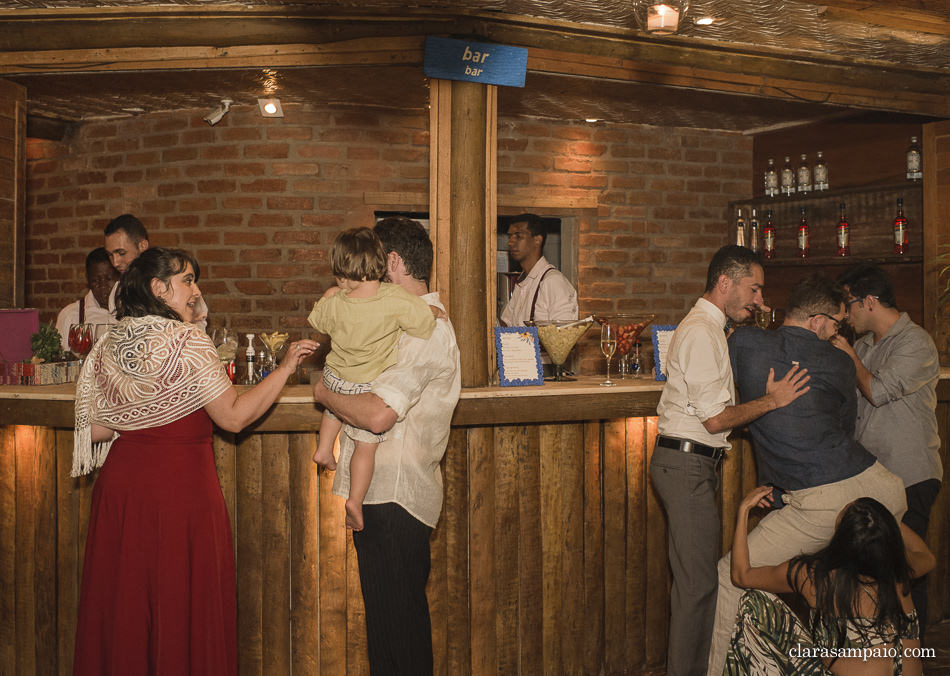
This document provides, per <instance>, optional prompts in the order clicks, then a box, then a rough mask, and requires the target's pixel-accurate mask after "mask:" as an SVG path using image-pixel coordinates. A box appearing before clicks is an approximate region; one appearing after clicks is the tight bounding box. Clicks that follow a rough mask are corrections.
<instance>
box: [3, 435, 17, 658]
mask: <svg viewBox="0 0 950 676" xmlns="http://www.w3.org/2000/svg"><path fill="white" fill-rule="evenodd" d="M16 431H17V427H16V426H14V425H3V426H0V467H3V471H2V472H0V672H2V673H4V674H13V673H15V672H16V660H17V612H16V596H17V576H16V563H17V552H18V551H19V550H18V548H17V547H16V544H18V543H17V538H16V535H17V528H16V525H17V464H16ZM10 543H13V545H14V546H10Z"/></svg>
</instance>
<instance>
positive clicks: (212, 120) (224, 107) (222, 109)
mask: <svg viewBox="0 0 950 676" xmlns="http://www.w3.org/2000/svg"><path fill="white" fill-rule="evenodd" d="M232 103H234V101H232V100H231V99H221V104H220V105H218V106H216V107H215V108H214V110H212V111H211V112H210V113H208V114H207V115H205V116H204V121H205V122H207V123H208V124H210V125H211V126H212V127H213V126H214V125H216V124H217V123H218V122H220V121H221V118H223V117H224V116H225V115H226V114H227V112H228V111H229V110H231V104H232Z"/></svg>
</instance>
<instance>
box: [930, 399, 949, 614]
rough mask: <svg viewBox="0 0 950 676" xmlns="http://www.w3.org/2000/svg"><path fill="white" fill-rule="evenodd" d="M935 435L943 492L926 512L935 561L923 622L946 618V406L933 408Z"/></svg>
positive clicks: (947, 434)
mask: <svg viewBox="0 0 950 676" xmlns="http://www.w3.org/2000/svg"><path fill="white" fill-rule="evenodd" d="M937 432H938V433H939V434H940V460H941V462H942V463H943V489H942V490H941V491H940V492H939V493H938V494H937V499H936V501H935V502H934V505H933V507H932V508H931V510H930V524H929V526H928V529H927V545H928V546H929V547H930V550H931V551H932V552H933V553H934V556H936V558H937V567H936V568H935V569H934V571H933V572H931V573H930V575H929V576H928V578H927V623H928V624H931V623H933V622H939V621H941V620H943V619H945V618H947V617H950V491H948V490H947V486H948V485H950V406H948V405H947V404H938V405H937Z"/></svg>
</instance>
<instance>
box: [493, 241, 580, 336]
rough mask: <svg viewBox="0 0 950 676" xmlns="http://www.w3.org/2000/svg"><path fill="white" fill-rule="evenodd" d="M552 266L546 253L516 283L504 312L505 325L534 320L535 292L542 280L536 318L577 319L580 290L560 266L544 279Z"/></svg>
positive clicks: (502, 317)
mask: <svg viewBox="0 0 950 676" xmlns="http://www.w3.org/2000/svg"><path fill="white" fill-rule="evenodd" d="M549 268H553V266H552V265H551V264H550V263H549V262H548V260H547V259H546V258H545V257H544V256H541V258H539V259H538V262H537V263H535V264H534V267H533V268H531V272H529V273H528V274H527V275H525V278H524V279H523V280H521V281H520V282H518V283H517V284H515V288H514V290H513V291H512V292H511V299H510V300H509V301H508V304H507V305H505V309H504V310H502V311H501V321H502V322H504V324H505V326H524V323H525V322H526V321H528V320H529V319H531V303H532V302H534V292H535V290H537V288H538V284H539V283H540V284H541V290H540V291H539V292H538V303H537V305H535V308H534V318H535V319H537V320H568V321H570V320H573V319H577V291H576V290H575V289H574V286H573V285H572V284H571V283H570V281H568V279H567V277H565V276H564V274H563V273H562V272H561V271H560V270H558V269H557V268H553V269H551V272H549V273H548V274H547V275H546V276H544V281H543V282H541V277H542V276H543V275H544V272H545V270H548V269H549Z"/></svg>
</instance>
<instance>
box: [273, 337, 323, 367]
mask: <svg viewBox="0 0 950 676" xmlns="http://www.w3.org/2000/svg"><path fill="white" fill-rule="evenodd" d="M319 347H320V343H318V342H316V341H315V340H310V339H309V338H304V339H303V340H298V341H296V342H294V343H291V344H290V347H288V348H287V353H286V354H285V355H284V358H283V359H282V360H281V362H280V366H279V367H278V368H282V369H288V370H290V372H291V373H293V372H294V371H296V370H297V367H298V366H300V362H302V361H303V360H304V359H306V358H307V357H309V356H310V355H312V354H313V353H314V352H316V351H317V349H318V348H319Z"/></svg>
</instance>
